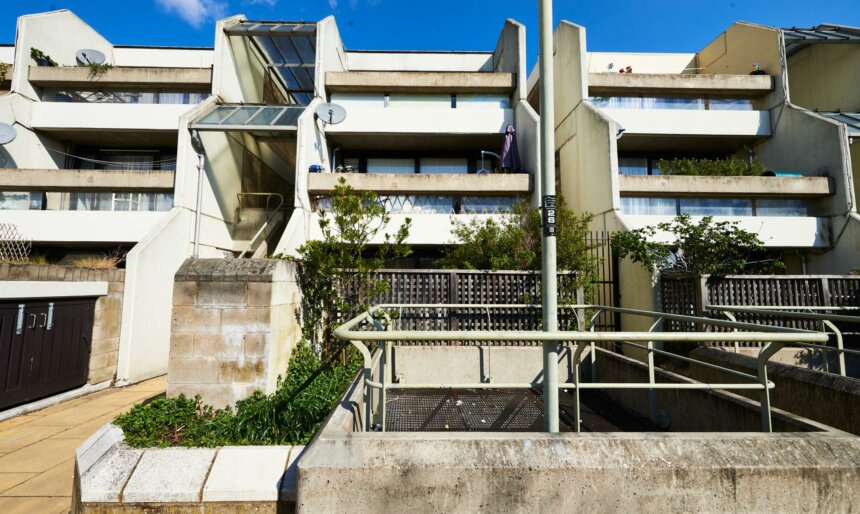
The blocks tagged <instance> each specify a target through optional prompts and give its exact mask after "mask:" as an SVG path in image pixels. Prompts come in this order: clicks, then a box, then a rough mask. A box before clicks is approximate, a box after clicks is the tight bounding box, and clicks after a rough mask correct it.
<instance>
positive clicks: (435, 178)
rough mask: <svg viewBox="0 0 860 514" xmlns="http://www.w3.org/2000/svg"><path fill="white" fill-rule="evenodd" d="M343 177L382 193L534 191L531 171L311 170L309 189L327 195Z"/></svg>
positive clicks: (360, 187) (361, 188) (355, 186)
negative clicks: (445, 172)
mask: <svg viewBox="0 0 860 514" xmlns="http://www.w3.org/2000/svg"><path fill="white" fill-rule="evenodd" d="M341 178H343V179H344V180H345V181H346V184H347V185H348V186H350V187H352V188H353V189H355V190H356V191H373V192H375V193H378V194H394V195H396V194H404V193H410V194H419V195H432V194H443V195H450V194H457V195H473V196H484V195H494V196H505V195H507V196H515V195H525V194H528V193H529V192H531V189H532V184H531V176H530V175H529V174H524V173H523V174H481V175H477V174H457V175H445V174H440V175H435V174H384V173H311V174H309V175H308V192H309V193H310V194H317V195H324V194H327V193H330V192H331V191H332V190H334V188H335V186H336V185H337V184H338V181H339V180H340V179H341Z"/></svg>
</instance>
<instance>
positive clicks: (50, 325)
mask: <svg viewBox="0 0 860 514" xmlns="http://www.w3.org/2000/svg"><path fill="white" fill-rule="evenodd" d="M52 328H54V302H51V303H49V304H48V326H47V327H46V328H45V330H51V329H52Z"/></svg>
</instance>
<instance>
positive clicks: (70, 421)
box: [30, 401, 116, 427]
mask: <svg viewBox="0 0 860 514" xmlns="http://www.w3.org/2000/svg"><path fill="white" fill-rule="evenodd" d="M115 409H116V406H115V405H102V404H101V402H99V401H92V402H86V403H82V404H80V405H76V406H75V407H74V408H73V409H66V410H62V411H60V412H56V413H54V414H49V415H47V416H42V417H40V418H39V419H36V420H34V421H31V422H30V424H32V425H62V426H67V427H72V426H75V425H80V424H81V423H86V422H87V421H90V420H92V419H94V418H97V417H99V416H101V415H103V414H107V413H108V412H110V411H112V410H115Z"/></svg>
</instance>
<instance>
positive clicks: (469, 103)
mask: <svg viewBox="0 0 860 514" xmlns="http://www.w3.org/2000/svg"><path fill="white" fill-rule="evenodd" d="M457 108H458V109H510V108H511V99H510V97H508V95H493V94H483V95H482V94H458V95H457Z"/></svg>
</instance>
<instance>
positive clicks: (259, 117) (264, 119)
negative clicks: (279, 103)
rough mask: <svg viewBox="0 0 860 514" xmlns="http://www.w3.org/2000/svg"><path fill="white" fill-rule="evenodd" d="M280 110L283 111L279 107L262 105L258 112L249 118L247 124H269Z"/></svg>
mask: <svg viewBox="0 0 860 514" xmlns="http://www.w3.org/2000/svg"><path fill="white" fill-rule="evenodd" d="M281 111H283V108H281V107H263V109H262V110H261V111H260V112H259V113H257V114H256V115H255V116H254V117H253V118H251V120H250V121H249V122H248V125H271V124H272V121H273V120H274V119H275V117H276V116H277V115H278V114H280V113H281Z"/></svg>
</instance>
